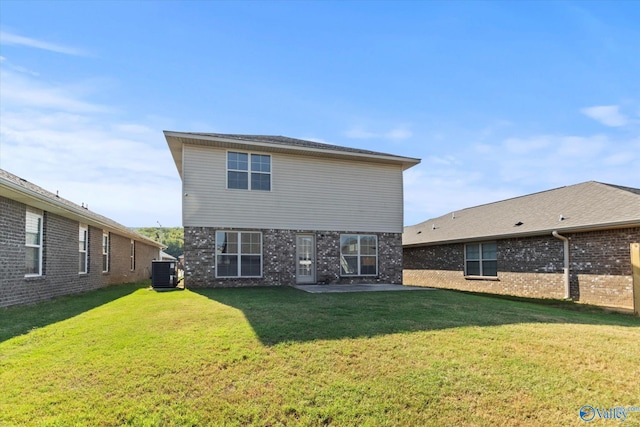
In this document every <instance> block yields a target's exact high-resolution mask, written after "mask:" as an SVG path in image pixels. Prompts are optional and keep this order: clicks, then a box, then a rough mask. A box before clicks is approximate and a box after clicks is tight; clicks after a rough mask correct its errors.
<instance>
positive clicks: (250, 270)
mask: <svg viewBox="0 0 640 427" xmlns="http://www.w3.org/2000/svg"><path fill="white" fill-rule="evenodd" d="M240 258H241V259H240V263H241V264H240V275H241V276H243V277H247V276H260V255H242V256H241V257H240Z"/></svg>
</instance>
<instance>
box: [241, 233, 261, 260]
mask: <svg viewBox="0 0 640 427" xmlns="http://www.w3.org/2000/svg"><path fill="white" fill-rule="evenodd" d="M241 250H242V253H243V254H254V255H260V254H261V253H262V250H261V249H260V233H242V249H241Z"/></svg>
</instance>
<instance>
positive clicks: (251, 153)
mask: <svg viewBox="0 0 640 427" xmlns="http://www.w3.org/2000/svg"><path fill="white" fill-rule="evenodd" d="M230 153H235V154H246V155H247V169H246V170H243V169H231V168H230V167H229V154H230ZM253 156H265V157H268V158H269V172H264V171H254V170H252V169H251V165H252V161H251V160H252V157H253ZM225 162H226V165H227V166H226V168H227V175H226V180H227V190H240V191H263V192H265V193H268V192H271V191H272V190H273V175H272V171H273V157H272V156H271V155H270V154H263V153H254V152H248V151H233V150H228V151H227V155H226V158H225ZM229 172H240V173H246V174H247V188H229ZM253 174H261V175H268V176H269V189H268V190H263V189H260V188H257V189H254V188H252V186H251V176H252V175H253Z"/></svg>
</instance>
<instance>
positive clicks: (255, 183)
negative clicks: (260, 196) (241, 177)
mask: <svg viewBox="0 0 640 427" xmlns="http://www.w3.org/2000/svg"><path fill="white" fill-rule="evenodd" d="M251 189H252V190H261V191H271V175H269V174H268V173H252V174H251Z"/></svg>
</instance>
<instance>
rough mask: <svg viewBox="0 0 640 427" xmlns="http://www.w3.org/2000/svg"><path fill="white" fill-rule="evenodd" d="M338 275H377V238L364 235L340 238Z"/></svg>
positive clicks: (343, 235)
mask: <svg viewBox="0 0 640 427" xmlns="http://www.w3.org/2000/svg"><path fill="white" fill-rule="evenodd" d="M340 274H341V275H342V276H376V275H377V274H378V237H377V236H375V235H366V234H342V235H341V236H340Z"/></svg>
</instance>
